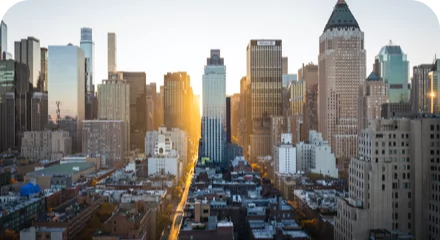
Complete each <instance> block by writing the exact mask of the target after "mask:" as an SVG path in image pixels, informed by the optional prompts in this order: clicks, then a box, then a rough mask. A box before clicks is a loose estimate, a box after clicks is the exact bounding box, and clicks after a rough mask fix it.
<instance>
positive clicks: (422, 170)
mask: <svg viewBox="0 0 440 240" xmlns="http://www.w3.org/2000/svg"><path fill="white" fill-rule="evenodd" d="M439 126H440V119H439V118H437V117H433V118H423V117H422V118H419V119H415V120H409V119H396V120H391V119H374V120H371V121H370V122H369V126H368V128H366V129H365V130H363V131H362V133H361V134H360V135H359V136H360V139H359V153H358V156H357V157H355V158H353V159H352V160H351V162H350V171H349V173H350V175H349V179H350V181H349V197H348V198H345V197H344V198H342V197H341V198H338V214H337V217H335V231H334V234H335V235H334V237H335V239H367V238H369V235H370V231H372V230H376V229H380V230H387V231H389V232H400V233H403V234H407V235H412V237H413V238H414V239H438V238H439V237H440V235H439V233H438V232H437V231H436V230H435V229H436V228H437V226H438V223H437V220H436V219H438V218H439V217H440V214H439V212H438V211H436V209H435V206H436V204H438V201H437V200H436V199H435V196H437V195H438V194H439V192H440V190H439V189H438V188H437V187H436V185H437V183H436V182H438V181H437V180H436V179H437V177H436V176H437V172H436V170H435V169H436V168H437V167H438V166H439V163H438V162H437V161H436V157H438V156H439V154H438V152H439V151H440V146H439V145H436V144H435V143H434V142H435V139H438V138H437V137H436V136H438V134H439V132H440V127H439ZM433 206H434V207H433ZM347 213H349V214H347ZM353 216H356V217H353ZM402 239H403V238H402Z"/></svg>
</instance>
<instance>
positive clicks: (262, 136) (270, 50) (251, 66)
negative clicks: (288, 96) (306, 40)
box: [246, 39, 283, 159]
mask: <svg viewBox="0 0 440 240" xmlns="http://www.w3.org/2000/svg"><path fill="white" fill-rule="evenodd" d="M246 55H247V56H246V69H247V71H246V73H247V74H246V75H247V76H246V90H247V91H246V95H247V96H246V98H247V103H246V107H249V109H248V110H247V111H246V119H247V120H246V126H247V134H249V136H250V137H249V139H250V152H249V154H250V158H251V159H253V158H255V157H257V156H268V155H272V146H269V147H267V148H265V147H263V146H262V144H264V142H265V141H266V140H268V139H270V132H269V131H270V124H266V126H265V124H264V123H265V122H270V117H272V116H281V115H282V113H283V98H282V96H283V95H282V89H283V87H282V66H283V63H282V41H281V40H268V39H264V40H263V39H262V40H251V41H250V42H249V44H248V46H247V49H246ZM268 119H269V120H268ZM250 127H252V129H250Z"/></svg>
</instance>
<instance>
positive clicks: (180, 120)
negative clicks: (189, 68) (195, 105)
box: [164, 72, 190, 131]
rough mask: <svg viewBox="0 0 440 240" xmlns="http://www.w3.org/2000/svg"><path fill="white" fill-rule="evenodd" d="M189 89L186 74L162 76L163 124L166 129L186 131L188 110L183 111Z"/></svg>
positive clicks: (188, 79) (188, 78)
mask: <svg viewBox="0 0 440 240" xmlns="http://www.w3.org/2000/svg"><path fill="white" fill-rule="evenodd" d="M189 88H190V77H189V75H188V74H187V73H186V72H174V73H167V74H166V75H165V76H164V122H165V126H166V127H167V128H168V129H171V128H179V129H182V130H184V131H187V128H186V122H187V121H188V119H187V118H186V117H185V116H187V114H189V113H188V110H185V103H187V101H186V100H187V96H188V92H189Z"/></svg>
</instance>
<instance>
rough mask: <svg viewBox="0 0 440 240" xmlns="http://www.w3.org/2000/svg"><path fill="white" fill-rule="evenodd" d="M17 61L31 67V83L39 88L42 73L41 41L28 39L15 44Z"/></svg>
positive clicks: (32, 38)
mask: <svg viewBox="0 0 440 240" xmlns="http://www.w3.org/2000/svg"><path fill="white" fill-rule="evenodd" d="M14 50H15V55H14V57H15V61H17V62H19V63H24V64H26V65H28V67H29V82H30V83H31V84H32V87H34V88H37V87H38V83H39V81H40V73H41V56H40V54H41V49H40V40H38V39H36V38H34V37H28V38H27V39H22V40H21V41H16V42H15V48H14Z"/></svg>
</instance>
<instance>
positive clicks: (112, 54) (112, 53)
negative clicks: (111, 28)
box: [107, 33, 117, 72]
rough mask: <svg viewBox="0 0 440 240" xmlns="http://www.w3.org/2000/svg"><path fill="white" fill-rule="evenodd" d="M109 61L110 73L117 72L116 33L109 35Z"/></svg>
mask: <svg viewBox="0 0 440 240" xmlns="http://www.w3.org/2000/svg"><path fill="white" fill-rule="evenodd" d="M107 61H108V63H107V69H108V72H116V69H117V68H116V64H117V58H116V33H107Z"/></svg>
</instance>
